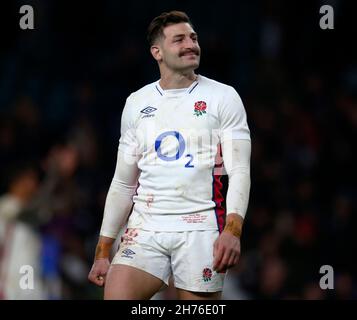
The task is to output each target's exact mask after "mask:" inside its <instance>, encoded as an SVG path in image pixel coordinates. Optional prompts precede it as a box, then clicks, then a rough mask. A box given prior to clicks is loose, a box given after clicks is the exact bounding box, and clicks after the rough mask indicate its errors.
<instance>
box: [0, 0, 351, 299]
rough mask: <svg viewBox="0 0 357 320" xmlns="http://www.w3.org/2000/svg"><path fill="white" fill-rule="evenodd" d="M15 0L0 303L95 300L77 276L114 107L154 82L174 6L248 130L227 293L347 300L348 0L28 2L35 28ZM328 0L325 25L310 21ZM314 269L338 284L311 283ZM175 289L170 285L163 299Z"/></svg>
mask: <svg viewBox="0 0 357 320" xmlns="http://www.w3.org/2000/svg"><path fill="white" fill-rule="evenodd" d="M23 4H24V3H23V2H22V1H11V2H10V1H6V2H4V3H2V4H1V14H2V15H1V21H0V30H1V31H0V32H1V43H0V48H1V51H0V176H1V180H0V294H1V296H0V297H1V298H3V299H101V298H102V293H103V290H102V289H101V288H97V287H95V286H94V285H93V284H90V283H89V282H88V280H87V275H88V272H89V270H90V267H91V265H92V262H93V257H94V251H95V245H96V242H97V239H98V233H99V229H100V225H101V220H102V215H103V208H104V202H105V197H106V193H107V191H108V188H109V185H110V182H111V179H112V176H113V173H114V167H115V162H116V153H117V148H118V141H119V134H120V117H121V112H122V109H123V106H124V104H125V100H126V97H127V96H128V95H129V94H130V93H131V92H133V91H136V90H138V89H139V88H140V87H142V86H143V85H145V84H147V83H149V82H152V81H155V80H157V79H158V78H159V72H158V68H157V65H156V63H155V61H154V60H153V59H152V57H151V55H150V52H149V47H148V44H147V42H146V29H147V26H148V25H149V23H150V22H151V20H152V19H153V18H154V17H155V16H157V15H159V14H160V13H161V12H163V11H169V10H182V11H185V12H186V13H187V14H188V15H189V16H190V17H191V19H192V21H193V24H194V27H195V30H196V32H197V33H198V35H199V43H200V46H201V49H202V58H201V66H200V68H199V69H198V73H200V74H202V75H205V76H207V77H209V78H213V79H215V80H218V81H221V82H224V83H226V84H229V85H232V86H234V87H235V89H236V90H237V91H238V92H239V94H240V96H241V97H242V100H243V103H244V105H245V108H246V111H247V116H248V124H249V126H250V129H251V137H252V163H251V178H252V187H251V194H250V202H249V208H248V212H247V216H246V221H245V225H244V229H243V235H242V254H241V259H240V262H239V264H238V266H237V267H235V268H234V269H232V270H231V271H230V272H229V274H228V276H227V281H226V284H225V290H224V297H225V298H227V299H355V298H356V297H357V283H356V281H357V279H356V272H355V271H356V270H357V265H356V259H354V258H353V256H354V254H355V252H357V250H356V249H357V248H356V244H357V241H356V237H355V234H356V232H355V229H356V227H357V224H356V202H355V199H356V196H357V194H356V182H355V181H356V179H355V165H356V158H355V155H354V152H353V151H354V150H355V149H356V148H355V140H356V128H357V46H356V44H355V40H354V39H355V38H356V37H355V36H356V30H357V25H356V22H355V19H354V15H355V12H357V11H356V10H354V7H353V1H340V0H335V1H316V0H315V1H309V2H304V3H302V2H301V1H289V2H287V1H282V0H277V1H273V0H270V1H269V0H265V1H228V0H220V1H218V0H213V1H210V2H203V1H197V2H192V1H142V2H139V1H114V0H108V1H102V2H94V3H90V2H81V1H78V2H77V1H71V2H70V1H55V0H51V1H39V0H37V1H30V0H29V1H26V4H29V5H31V6H33V8H34V14H35V19H34V23H35V29H34V30H21V29H20V27H19V19H20V17H21V14H19V8H20V6H21V5H23ZM324 4H329V5H332V6H333V8H334V27H335V29H334V30H322V29H321V28H320V27H319V21H320V18H321V16H322V14H320V13H319V8H320V7H321V6H322V5H324ZM224 182H225V189H226V187H227V179H226V177H225V180H224ZM353 213H354V214H353ZM24 264H26V265H32V266H33V267H34V274H35V290H32V291H30V292H28V291H26V290H25V291H24V290H20V289H19V288H18V285H17V284H18V279H19V277H20V276H21V275H20V274H19V272H18V270H19V266H21V265H24ZM323 265H331V266H332V267H333V269H334V289H333V290H322V289H321V288H320V286H319V281H320V278H321V276H322V274H320V273H319V270H320V267H321V266H323ZM173 297H174V296H173V291H172V289H171V288H170V289H168V290H167V291H165V292H164V293H162V294H161V295H160V296H159V297H158V298H160V299H171V298H173Z"/></svg>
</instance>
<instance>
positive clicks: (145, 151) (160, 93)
mask: <svg viewBox="0 0 357 320" xmlns="http://www.w3.org/2000/svg"><path fill="white" fill-rule="evenodd" d="M232 139H248V140H250V132H249V128H248V124H247V119H246V112H245V109H244V106H243V103H242V101H241V99H240V97H239V95H238V93H237V92H236V91H235V89H234V88H233V87H231V86H228V85H225V84H222V83H219V82H217V81H214V80H211V79H209V78H206V77H204V76H201V75H198V77H197V80H196V81H195V82H193V83H192V85H191V86H190V87H189V88H184V89H174V90H163V89H162V88H161V87H160V84H159V81H156V82H154V83H151V84H149V85H146V86H145V87H143V88H141V89H140V90H138V91H136V92H134V93H132V94H131V95H130V96H129V97H128V99H127V101H126V104H125V107H124V110H123V114H122V122H121V137H120V141H119V149H120V150H121V151H122V152H124V153H126V154H130V155H138V168H139V170H140V176H139V180H138V188H137V191H136V194H135V195H134V197H133V202H134V206H133V209H132V212H131V214H130V217H129V221H128V227H129V228H142V229H146V230H154V231H187V230H217V229H218V230H220V231H221V230H222V227H223V224H224V218H225V211H224V208H223V207H222V200H223V198H222V195H221V188H222V184H221V182H220V176H219V175H216V174H214V173H215V172H214V168H215V158H216V155H217V152H218V151H219V144H220V143H221V142H222V141H228V140H232Z"/></svg>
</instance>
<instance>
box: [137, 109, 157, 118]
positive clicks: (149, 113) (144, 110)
mask: <svg viewBox="0 0 357 320" xmlns="http://www.w3.org/2000/svg"><path fill="white" fill-rule="evenodd" d="M156 110H157V109H156V108H154V107H150V106H148V107H146V108H144V109H143V110H141V111H140V112H141V113H144V114H145V116H143V117H142V118H149V117H154V114H151V113H152V112H154V111H156Z"/></svg>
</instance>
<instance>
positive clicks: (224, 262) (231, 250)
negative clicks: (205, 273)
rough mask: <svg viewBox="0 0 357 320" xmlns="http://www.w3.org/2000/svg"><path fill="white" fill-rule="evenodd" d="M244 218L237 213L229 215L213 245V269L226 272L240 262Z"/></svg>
mask: <svg viewBox="0 0 357 320" xmlns="http://www.w3.org/2000/svg"><path fill="white" fill-rule="evenodd" d="M242 226H243V218H242V217H241V216H240V215H239V214H236V213H231V214H228V215H227V221H226V226H225V228H224V230H223V232H222V233H221V234H220V235H219V237H218V239H217V240H216V241H215V242H214V245H213V258H214V260H213V270H215V271H217V272H225V271H226V270H227V269H229V268H231V267H233V266H234V265H236V264H237V263H238V260H239V256H240V236H241V234H242Z"/></svg>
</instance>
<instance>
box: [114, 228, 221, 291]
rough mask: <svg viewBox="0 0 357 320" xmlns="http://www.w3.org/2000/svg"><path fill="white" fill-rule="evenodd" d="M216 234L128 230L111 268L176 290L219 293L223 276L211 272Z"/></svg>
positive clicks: (215, 232) (214, 231)
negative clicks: (126, 267) (149, 277)
mask: <svg viewBox="0 0 357 320" xmlns="http://www.w3.org/2000/svg"><path fill="white" fill-rule="evenodd" d="M218 236H219V232H218V230H199V231H197V230H195V231H180V232H161V231H160V232H157V231H147V230H142V229H127V230H126V232H125V234H124V235H123V236H122V238H121V243H120V246H119V250H118V251H117V253H116V254H115V256H114V258H113V260H112V264H125V265H129V266H132V267H135V268H138V269H140V270H143V271H146V272H148V273H150V274H152V275H153V276H155V277H157V278H159V279H161V280H162V281H163V282H164V283H165V284H166V285H168V284H169V279H170V276H171V275H172V276H173V282H174V285H175V287H176V288H180V289H184V290H188V291H193V292H217V291H222V289H223V282H224V277H225V273H217V272H215V271H213V243H214V241H215V240H216V239H217V238H218Z"/></svg>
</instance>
